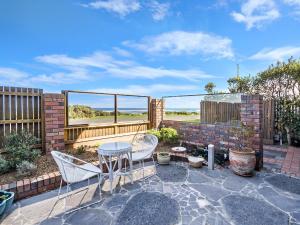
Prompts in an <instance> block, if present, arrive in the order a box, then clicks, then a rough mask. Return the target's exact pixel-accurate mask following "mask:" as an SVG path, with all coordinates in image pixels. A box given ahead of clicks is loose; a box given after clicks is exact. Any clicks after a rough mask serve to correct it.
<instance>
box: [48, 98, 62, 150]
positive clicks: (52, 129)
mask: <svg viewBox="0 0 300 225" xmlns="http://www.w3.org/2000/svg"><path fill="white" fill-rule="evenodd" d="M43 97H44V101H43V103H44V105H43V106H44V112H42V113H44V120H45V126H44V129H45V147H46V148H45V150H46V154H50V152H51V151H52V150H58V151H64V150H65V142H64V126H65V96H64V95H63V94H48V93H47V94H44V96H43Z"/></svg>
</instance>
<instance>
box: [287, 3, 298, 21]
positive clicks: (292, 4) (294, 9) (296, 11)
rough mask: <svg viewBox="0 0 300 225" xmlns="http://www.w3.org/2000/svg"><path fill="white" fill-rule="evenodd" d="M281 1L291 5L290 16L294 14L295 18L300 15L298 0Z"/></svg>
mask: <svg viewBox="0 0 300 225" xmlns="http://www.w3.org/2000/svg"><path fill="white" fill-rule="evenodd" d="M283 2H284V3H285V4H287V5H289V6H292V7H293V10H292V13H291V14H292V16H295V17H296V19H299V17H300V0H283Z"/></svg>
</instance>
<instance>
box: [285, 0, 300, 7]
mask: <svg viewBox="0 0 300 225" xmlns="http://www.w3.org/2000/svg"><path fill="white" fill-rule="evenodd" d="M283 2H284V3H286V4H288V5H295V6H300V0H283Z"/></svg>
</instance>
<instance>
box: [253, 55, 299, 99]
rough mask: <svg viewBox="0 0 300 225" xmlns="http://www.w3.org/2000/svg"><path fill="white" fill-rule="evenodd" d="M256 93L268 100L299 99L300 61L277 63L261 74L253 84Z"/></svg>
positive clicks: (291, 59) (290, 60)
mask: <svg viewBox="0 0 300 225" xmlns="http://www.w3.org/2000/svg"><path fill="white" fill-rule="evenodd" d="M253 88H254V91H255V93H258V94H261V95H264V97H265V98H268V99H286V100H287V99H289V100H292V99H297V98H299V96H300V60H294V59H293V58H290V59H289V60H288V62H287V63H286V62H277V64H276V65H273V64H272V65H271V66H270V67H269V68H268V69H267V70H265V71H263V72H261V73H259V74H258V75H257V76H256V78H255V79H254V82H253Z"/></svg>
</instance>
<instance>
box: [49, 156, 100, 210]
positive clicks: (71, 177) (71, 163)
mask: <svg viewBox="0 0 300 225" xmlns="http://www.w3.org/2000/svg"><path fill="white" fill-rule="evenodd" d="M51 155H52V156H53V158H54V160H55V162H56V164H57V165H58V168H59V171H60V173H61V182H60V187H59V191H58V199H59V200H60V199H62V198H61V197H60V194H61V188H62V182H63V181H64V182H65V183H66V184H67V193H66V196H65V197H63V198H67V197H68V196H69V195H72V194H69V191H70V189H71V187H70V186H71V184H74V183H78V182H81V181H86V180H87V181H88V188H89V185H90V178H92V177H94V176H97V177H98V187H99V197H100V200H101V182H102V171H101V169H100V168H99V167H97V166H95V165H93V164H92V163H88V162H85V161H83V160H81V159H78V158H76V157H74V156H71V155H67V154H65V153H62V152H58V151H51ZM76 163H80V164H76ZM98 202H99V201H98ZM96 203H97V202H93V203H92V204H96ZM92 204H89V205H85V206H84V207H87V206H90V205H92ZM80 208H83V207H79V208H77V209H75V210H78V209H80ZM75 210H72V211H71V212H73V211H75ZM65 212H66V202H65ZM68 213H69V212H68Z"/></svg>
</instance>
